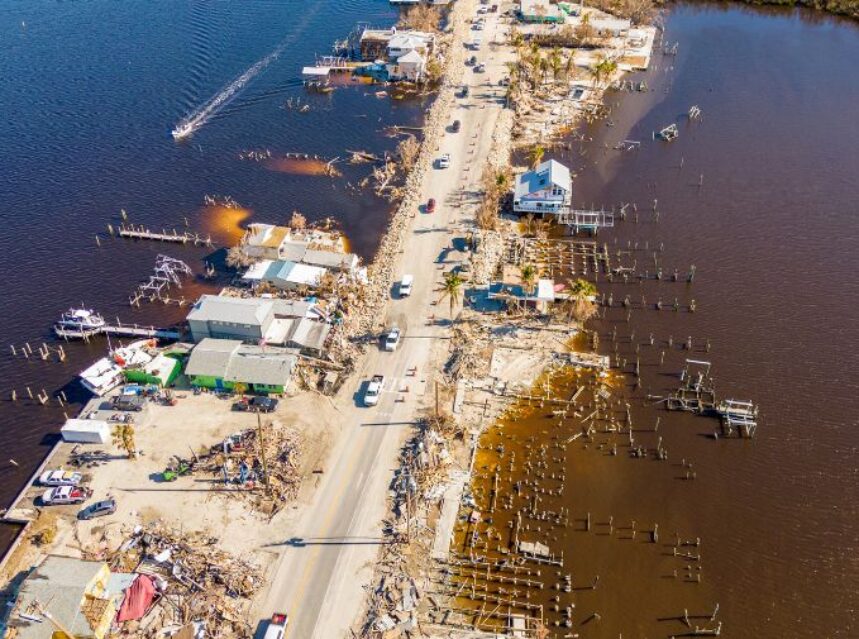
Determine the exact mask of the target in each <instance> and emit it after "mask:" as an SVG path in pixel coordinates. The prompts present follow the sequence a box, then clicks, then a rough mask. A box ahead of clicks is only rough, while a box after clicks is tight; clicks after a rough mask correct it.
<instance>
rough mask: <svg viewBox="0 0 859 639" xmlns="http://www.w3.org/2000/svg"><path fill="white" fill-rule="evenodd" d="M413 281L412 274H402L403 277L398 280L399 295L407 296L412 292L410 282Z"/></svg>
mask: <svg viewBox="0 0 859 639" xmlns="http://www.w3.org/2000/svg"><path fill="white" fill-rule="evenodd" d="M414 281H415V277H414V275H403V279H401V280H400V297H408V296H409V295H411V294H412V283H413V282H414Z"/></svg>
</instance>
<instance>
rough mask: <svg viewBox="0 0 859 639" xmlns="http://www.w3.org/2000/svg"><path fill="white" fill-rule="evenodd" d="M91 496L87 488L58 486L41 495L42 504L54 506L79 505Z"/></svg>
mask: <svg viewBox="0 0 859 639" xmlns="http://www.w3.org/2000/svg"><path fill="white" fill-rule="evenodd" d="M91 496H92V491H91V490H90V489H89V488H78V487H77V486H58V487H57V488H49V489H48V490H46V491H45V492H44V493H43V494H42V503H43V504H45V505H46V506H47V505H55V504H81V503H83V502H85V501H86V500H87V499H89V498H90V497H91Z"/></svg>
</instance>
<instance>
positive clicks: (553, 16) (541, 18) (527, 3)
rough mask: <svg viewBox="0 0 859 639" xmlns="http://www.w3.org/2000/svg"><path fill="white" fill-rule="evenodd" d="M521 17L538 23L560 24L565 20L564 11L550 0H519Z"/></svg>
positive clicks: (526, 20) (523, 19)
mask: <svg viewBox="0 0 859 639" xmlns="http://www.w3.org/2000/svg"><path fill="white" fill-rule="evenodd" d="M519 18H520V19H521V20H522V21H523V22H530V23H536V24H546V23H552V24H560V23H563V22H564V13H563V12H562V11H561V8H560V7H559V6H558V5H556V4H552V3H551V2H549V0H519Z"/></svg>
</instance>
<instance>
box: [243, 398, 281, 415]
mask: <svg viewBox="0 0 859 639" xmlns="http://www.w3.org/2000/svg"><path fill="white" fill-rule="evenodd" d="M234 408H235V409H236V410H241V411H248V412H251V413H273V412H274V411H275V409H276V408H277V400H276V399H274V398H273V397H244V398H242V399H240V400H239V401H237V402H236V403H235V404H234Z"/></svg>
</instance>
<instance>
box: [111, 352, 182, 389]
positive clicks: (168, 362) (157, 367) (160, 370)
mask: <svg viewBox="0 0 859 639" xmlns="http://www.w3.org/2000/svg"><path fill="white" fill-rule="evenodd" d="M181 370H182V366H181V365H180V364H179V361H178V360H177V359H175V358H173V357H168V356H167V355H164V354H161V353H159V354H158V355H156V356H155V357H154V358H153V359H152V360H150V361H149V362H147V363H146V364H143V365H142V366H130V367H128V368H126V369H125V370H123V371H122V374H123V376H124V377H125V380H126V381H127V382H131V383H133V384H155V385H156V386H161V387H162V388H167V387H168V386H170V384H172V383H173V380H174V379H176V376H177V375H179V373H180V372H181Z"/></svg>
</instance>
